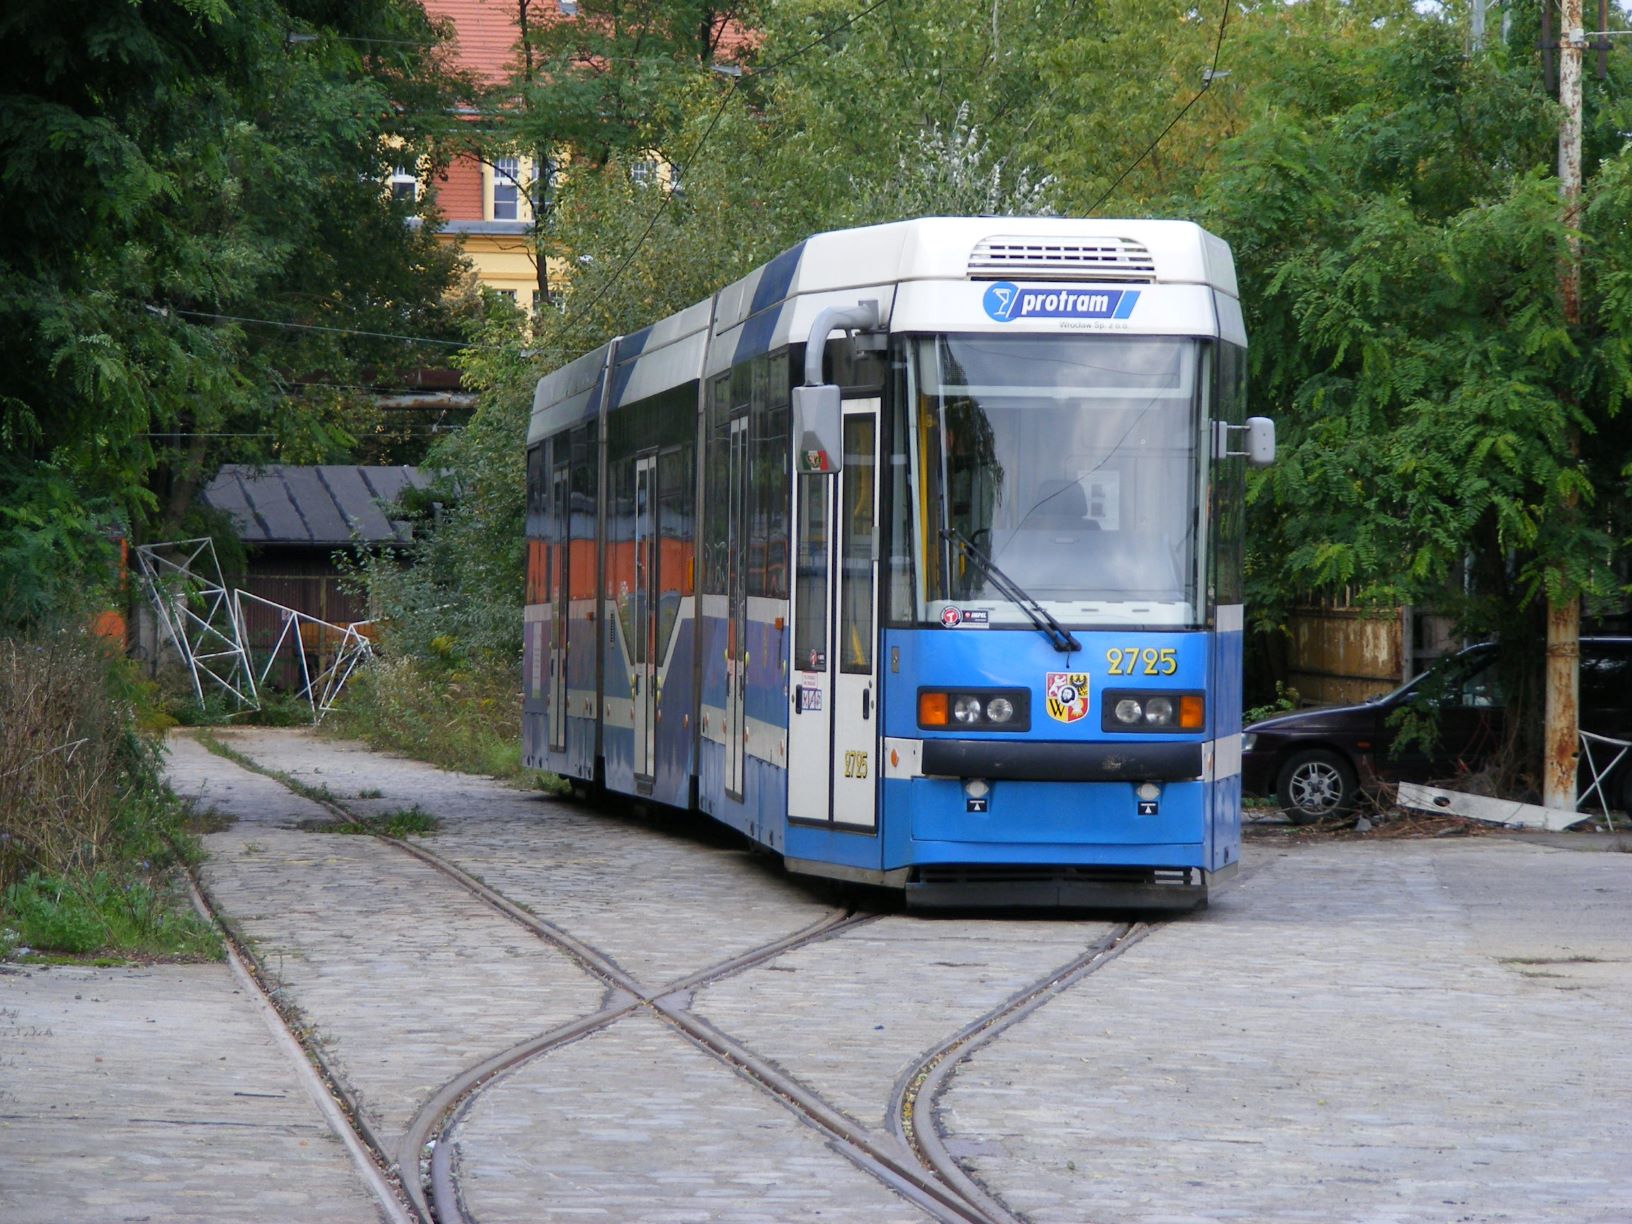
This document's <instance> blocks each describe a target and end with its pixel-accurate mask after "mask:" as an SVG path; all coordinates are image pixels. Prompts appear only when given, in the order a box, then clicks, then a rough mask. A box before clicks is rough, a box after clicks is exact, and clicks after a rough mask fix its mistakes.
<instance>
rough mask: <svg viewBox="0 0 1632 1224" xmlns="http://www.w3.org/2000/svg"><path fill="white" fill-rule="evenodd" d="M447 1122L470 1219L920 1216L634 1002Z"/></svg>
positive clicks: (872, 1220)
mask: <svg viewBox="0 0 1632 1224" xmlns="http://www.w3.org/2000/svg"><path fill="white" fill-rule="evenodd" d="M458 1134H459V1167H460V1177H459V1185H460V1193H461V1194H462V1195H463V1196H464V1199H465V1202H466V1203H467V1204H468V1206H469V1208H470V1211H471V1214H472V1215H473V1216H475V1217H476V1218H477V1219H480V1220H494V1221H497V1220H555V1219H572V1220H583V1219H588V1220H607V1221H618V1222H621V1221H633V1220H653V1221H657V1220H662V1221H682V1220H695V1221H711V1222H718V1224H764V1222H765V1221H775V1220H823V1221H835V1222H837V1224H846V1222H850V1221H854V1222H855V1224H893V1222H895V1221H909V1220H910V1221H920V1220H924V1219H926V1218H927V1217H926V1216H924V1215H923V1214H921V1213H920V1212H919V1211H918V1210H917V1209H916V1208H914V1207H913V1206H911V1205H910V1204H908V1203H906V1202H904V1201H903V1200H902V1199H900V1198H898V1197H896V1195H895V1194H894V1193H893V1192H892V1191H890V1190H888V1189H887V1188H885V1187H884V1186H883V1185H882V1184H881V1183H878V1182H875V1181H872V1180H871V1179H870V1178H868V1177H866V1176H864V1175H862V1174H861V1173H859V1172H857V1171H856V1170H855V1169H853V1168H852V1167H851V1166H849V1165H848V1164H846V1163H845V1162H843V1161H842V1160H840V1159H839V1158H838V1157H836V1156H834V1155H833V1153H832V1152H830V1151H829V1150H828V1149H827V1148H826V1147H825V1145H824V1143H823V1141H822V1140H821V1139H820V1138H819V1137H818V1136H817V1135H816V1133H815V1132H814V1131H812V1130H811V1129H810V1128H809V1127H807V1126H806V1125H804V1124H803V1123H802V1122H800V1121H799V1120H798V1119H797V1118H795V1117H794V1116H793V1115H792V1114H790V1113H789V1112H788V1111H787V1110H786V1109H784V1108H783V1107H782V1106H781V1105H779V1104H777V1103H776V1102H775V1101H772V1100H771V1099H770V1098H769V1097H767V1096H765V1095H764V1094H762V1093H759V1092H756V1091H754V1090H753V1089H751V1088H749V1087H748V1086H747V1085H745V1084H736V1083H733V1082H732V1081H731V1077H730V1075H729V1073H728V1072H722V1068H721V1067H720V1064H719V1063H718V1062H716V1061H715V1060H714V1059H712V1058H710V1057H709V1056H708V1055H706V1054H704V1053H702V1051H700V1050H698V1049H696V1048H695V1047H693V1046H691V1045H689V1044H687V1043H686V1042H684V1041H682V1040H680V1039H679V1038H677V1036H676V1034H675V1033H674V1031H673V1030H672V1029H670V1028H669V1027H668V1026H667V1025H665V1024H663V1023H661V1022H660V1021H658V1020H656V1019H654V1018H652V1017H650V1016H646V1015H637V1016H634V1017H631V1018H629V1019H627V1020H622V1021H619V1022H618V1023H617V1024H616V1025H614V1026H613V1027H612V1028H610V1029H607V1030H604V1031H602V1032H599V1033H596V1034H593V1035H592V1036H590V1037H587V1038H585V1039H584V1040H583V1041H580V1042H577V1043H575V1044H574V1045H570V1046H568V1047H566V1048H565V1049H563V1050H560V1051H557V1052H556V1053H554V1054H551V1055H550V1056H549V1057H548V1058H544V1059H540V1060H538V1061H537V1062H534V1063H531V1064H528V1065H526V1066H523V1067H521V1068H519V1069H518V1070H517V1071H516V1072H515V1073H513V1074H511V1075H509V1076H507V1077H506V1078H505V1079H504V1080H502V1081H501V1082H499V1083H498V1084H496V1085H495V1086H493V1087H492V1088H490V1089H488V1090H487V1091H485V1092H483V1093H482V1094H481V1095H480V1096H479V1097H477V1098H476V1101H475V1103H474V1105H473V1106H472V1108H471V1110H470V1114H469V1116H468V1117H467V1118H465V1119H464V1120H463V1121H462V1122H461V1123H460V1125H459V1128H458Z"/></svg>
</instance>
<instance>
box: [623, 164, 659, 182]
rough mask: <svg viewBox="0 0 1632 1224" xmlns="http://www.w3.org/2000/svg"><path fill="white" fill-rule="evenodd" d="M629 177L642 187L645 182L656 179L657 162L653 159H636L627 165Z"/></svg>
mask: <svg viewBox="0 0 1632 1224" xmlns="http://www.w3.org/2000/svg"><path fill="white" fill-rule="evenodd" d="M629 178H630V179H631V180H632V181H633V182H635V183H637V184H638V185H640V186H642V187H644V186H645V185H646V184H647V183H655V182H656V181H657V163H656V162H655V161H638V162H635V163H634V164H633V165H632V166H630V167H629Z"/></svg>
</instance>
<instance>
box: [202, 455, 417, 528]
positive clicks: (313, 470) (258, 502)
mask: <svg viewBox="0 0 1632 1224" xmlns="http://www.w3.org/2000/svg"><path fill="white" fill-rule="evenodd" d="M427 483H428V481H427V478H426V477H425V475H424V474H423V473H422V472H420V470H419V469H418V468H411V467H347V466H344V465H340V464H325V465H323V466H321V467H294V466H290V465H287V464H276V463H275V464H269V465H267V466H266V467H251V466H248V465H246V464H238V463H229V464H226V465H224V466H223V467H222V468H221V470H220V472H218V473H217V474H216V477H215V479H214V480H212V481H210V483H209V485H208V486H207V487H206V488H205V490H204V494H203V497H204V501H205V503H206V504H207V505H210V506H213V507H214V508H215V509H217V510H223V511H225V512H226V513H227V514H230V515H231V516H232V520H233V522H234V523H235V524H236V525H237V527H238V534H239V536H240V537H242V539H243V541H244V543H246V544H305V545H330V544H352V543H367V544H381V543H387V542H390V541H398V540H406V539H408V528H407V526H406V525H405V524H403V523H400V522H392V521H391V520H389V519H387V518H386V517H385V514H384V513H383V512H382V511H381V509H380V504H381V503H382V502H383V503H386V504H390V503H392V502H395V501H396V500H397V498H398V497H399V496H400V495H401V494H402V491H403V489H404V488H405V487H407V486H409V485H412V486H414V487H415V488H424V487H425V485H426V484H427Z"/></svg>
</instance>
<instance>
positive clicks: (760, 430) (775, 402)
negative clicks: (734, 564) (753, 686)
mask: <svg viewBox="0 0 1632 1224" xmlns="http://www.w3.org/2000/svg"><path fill="white" fill-rule="evenodd" d="M751 369H752V376H751V377H752V395H753V400H752V402H751V404H750V407H749V413H750V420H749V425H748V436H749V438H750V440H751V444H752V446H753V458H752V460H751V462H750V466H749V475H748V497H749V504H750V506H751V510H750V518H751V521H750V525H749V536H748V541H749V542H748V549H749V562H748V593H749V594H750V595H759V596H764V597H767V598H770V599H786V598H787V597H788V513H789V505H788V498H789V488H788V480H789V477H790V474H791V473H790V468H791V466H792V449H791V443H790V440H789V438H788V430H789V420H788V418H789V408H788V401H789V395H788V388H787V386H786V377H787V375H786V358H785V357H784V359H783V362H782V366H781V369H782V378H783V383H782V385H780V386H778V385H777V383H776V381H775V377H774V374H775V367H774V366H773V363H772V361H771V359H770V358H768V357H758V358H755V359H754V361H753V362H752V363H751Z"/></svg>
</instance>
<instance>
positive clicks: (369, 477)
mask: <svg viewBox="0 0 1632 1224" xmlns="http://www.w3.org/2000/svg"><path fill="white" fill-rule="evenodd" d="M428 483H429V477H428V476H426V475H425V474H424V473H422V472H421V470H420V469H418V468H412V467H355V466H349V465H344V464H324V465H321V466H316V467H301V466H294V465H290V464H268V465H265V466H259V467H257V466H251V465H248V464H226V465H224V466H223V467H222V468H221V470H220V471H219V472H218V473H217V474H216V476H215V479H214V480H212V481H210V483H209V484H208V485H207V486H206V487H205V489H204V491H203V493H202V494H201V495H200V496H201V499H202V500H203V502H204V503H205V504H206V505H208V506H210V507H212V508H214V509H216V510H220V511H223V512H224V513H226V514H228V515H229V516H231V518H232V521H233V524H234V525H235V526H236V528H237V530H238V536H239V538H240V539H241V540H243V542H244V545H245V548H246V550H247V551H248V554H249V564H248V571H247V573H246V574H245V576H244V578H243V581H242V584H241V587H242V589H243V590H245V591H247V592H249V593H250V594H251V595H257V596H259V597H260V598H262V599H265V600H269V601H271V602H272V603H275V604H281V605H283V606H284V607H287V608H294V609H295V610H297V611H300V612H304V613H306V614H308V615H310V616H315V617H318V618H319V619H321V620H325V621H331V622H333V623H335V624H339V625H344V624H348V623H351V622H354V621H361V620H366V619H367V618H368V609H367V607H366V605H365V604H364V601H363V599H362V597H361V596H358V595H356V594H354V593H352V592H350V591H347V590H346V589H345V588H344V586H343V582H342V569H341V566H340V564H339V563H338V562H337V560H336V554H352V555H356V554H359V553H362V552H366V551H371V550H375V549H378V548H382V547H386V546H389V545H393V544H403V543H407V542H408V540H409V539H410V537H411V532H410V530H409V527H408V524H407V523H405V522H403V521H402V520H400V519H392V518H390V517H389V516H388V508H389V507H390V506H391V505H392V504H394V503H395V502H396V501H397V500H398V499H399V498H400V497H401V496H402V493H403V491H404V490H405V489H408V488H410V487H412V488H416V489H419V488H424V487H425V486H426V485H427V484H428ZM229 582H230V579H229ZM245 621H246V624H245V626H244V628H245V631H246V633H247V634H248V637H249V642H248V645H249V647H250V649H251V652H252V653H256V654H257V655H258V652H260V651H264V650H266V649H267V648H269V647H270V645H271V644H272V643H273V642H274V641H276V639H277V636H278V633H279V631H280V629H281V623H280V619H279V615H278V613H277V612H276V611H275V610H273V609H269V608H265V607H263V606H260V605H256V604H253V603H251V604H248V605H246V608H245ZM272 679H273V680H274V681H278V680H280V679H281V680H284V681H288V680H289V679H290V677H285V676H274V677H272Z"/></svg>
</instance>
